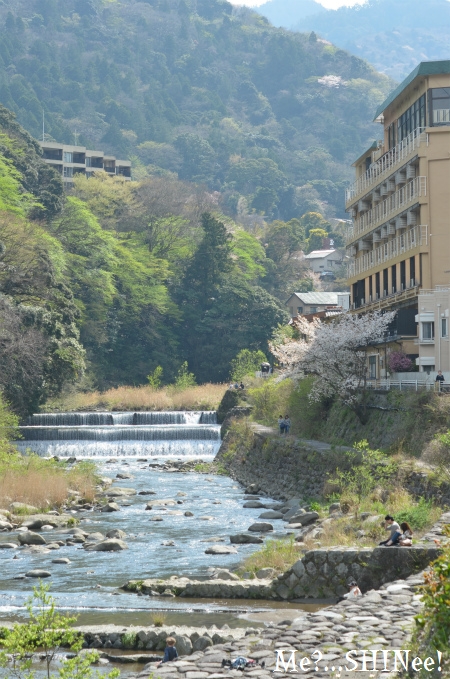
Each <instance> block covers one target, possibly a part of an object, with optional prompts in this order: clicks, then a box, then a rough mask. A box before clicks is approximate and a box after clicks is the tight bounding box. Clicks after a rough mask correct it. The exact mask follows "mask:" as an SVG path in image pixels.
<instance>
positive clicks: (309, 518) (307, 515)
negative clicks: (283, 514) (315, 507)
mask: <svg viewBox="0 0 450 679" xmlns="http://www.w3.org/2000/svg"><path fill="white" fill-rule="evenodd" d="M318 518H319V515H318V513H317V512H304V513H302V514H295V515H294V516H291V518H290V519H289V523H300V524H301V525H302V526H307V525H308V524H309V523H314V521H317V519H318Z"/></svg>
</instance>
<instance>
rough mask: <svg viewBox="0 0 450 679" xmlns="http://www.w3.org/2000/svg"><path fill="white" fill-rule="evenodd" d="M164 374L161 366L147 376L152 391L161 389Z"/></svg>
mask: <svg viewBox="0 0 450 679" xmlns="http://www.w3.org/2000/svg"><path fill="white" fill-rule="evenodd" d="M162 374H163V369H162V367H161V366H160V365H157V366H156V368H155V369H154V371H153V372H152V373H150V375H147V380H148V384H149V386H150V387H151V388H152V389H159V388H160V386H161V380H162Z"/></svg>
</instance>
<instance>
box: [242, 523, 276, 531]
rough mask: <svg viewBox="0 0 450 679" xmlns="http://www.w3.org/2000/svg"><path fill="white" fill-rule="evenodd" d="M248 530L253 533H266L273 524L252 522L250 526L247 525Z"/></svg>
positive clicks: (271, 528)
mask: <svg viewBox="0 0 450 679" xmlns="http://www.w3.org/2000/svg"><path fill="white" fill-rule="evenodd" d="M248 530H251V531H253V532H254V533H268V532H269V531H271V530H273V526H272V524H271V523H264V522H262V521H261V522H260V523H252V525H251V526H249V527H248Z"/></svg>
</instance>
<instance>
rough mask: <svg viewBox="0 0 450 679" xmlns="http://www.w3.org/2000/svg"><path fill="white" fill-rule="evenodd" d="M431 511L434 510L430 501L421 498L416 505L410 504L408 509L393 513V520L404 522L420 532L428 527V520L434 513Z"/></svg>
mask: <svg viewBox="0 0 450 679" xmlns="http://www.w3.org/2000/svg"><path fill="white" fill-rule="evenodd" d="M433 509H435V508H434V507H433V503H432V502H431V500H425V498H423V497H421V498H420V499H419V502H417V503H416V504H411V505H410V506H409V507H405V508H404V509H400V511H397V512H396V513H395V520H396V521H397V522H398V523H402V522H403V521H406V523H409V525H410V526H411V528H412V529H413V530H414V529H415V530H420V529H422V528H425V526H427V525H429V523H430V518H431V517H432V516H433V513H435V512H433ZM431 520H432V518H431Z"/></svg>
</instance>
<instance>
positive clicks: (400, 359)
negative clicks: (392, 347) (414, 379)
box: [388, 351, 413, 373]
mask: <svg viewBox="0 0 450 679" xmlns="http://www.w3.org/2000/svg"><path fill="white" fill-rule="evenodd" d="M388 365H389V370H390V372H391V373H404V372H405V373H406V372H409V371H410V370H411V368H412V365H413V364H412V361H411V359H410V358H408V356H407V355H406V354H405V353H404V352H403V351H391V353H390V354H389V356H388Z"/></svg>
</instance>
